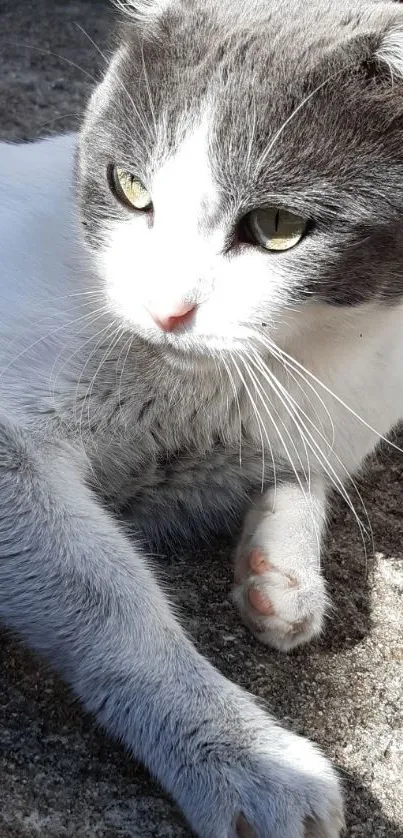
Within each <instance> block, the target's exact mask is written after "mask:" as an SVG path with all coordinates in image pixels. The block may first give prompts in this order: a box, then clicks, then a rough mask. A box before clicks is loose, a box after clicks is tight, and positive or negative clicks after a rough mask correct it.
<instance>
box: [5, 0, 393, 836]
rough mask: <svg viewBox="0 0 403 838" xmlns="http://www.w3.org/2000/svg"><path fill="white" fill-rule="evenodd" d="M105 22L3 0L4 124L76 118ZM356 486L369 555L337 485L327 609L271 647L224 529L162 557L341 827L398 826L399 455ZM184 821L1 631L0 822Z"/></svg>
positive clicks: (145, 824)
mask: <svg viewBox="0 0 403 838" xmlns="http://www.w3.org/2000/svg"><path fill="white" fill-rule="evenodd" d="M110 25H111V10H110V8H109V7H108V6H107V5H106V4H104V3H103V2H100V1H99V2H97V0H92V2H91V0H74V2H63V0H36V2H35V3H34V2H29V0H0V67H1V73H0V137H1V138H2V139H12V140H26V139H28V138H34V137H38V136H41V135H45V134H48V133H50V132H55V131H63V130H67V129H70V128H72V127H74V126H75V125H77V123H78V122H79V119H80V114H81V112H82V108H83V105H84V102H85V100H86V97H87V96H88V91H89V89H90V86H91V77H94V78H97V77H98V76H99V73H100V70H101V69H102V66H103V63H104V59H103V57H102V56H101V54H100V52H99V50H98V48H97V47H100V48H101V50H104V49H105V46H106V44H107V42H108V37H109V32H110ZM80 27H81V28H80ZM83 30H85V32H84V31H83ZM85 33H87V34H85ZM91 39H93V41H94V42H95V44H96V45H97V46H95V45H94V43H92V41H91ZM397 439H399V437H398V438H397ZM400 445H401V446H402V447H403V441H402V437H400ZM360 488H361V491H362V494H363V498H364V501H365V504H366V507H367V510H368V513H369V515H370V519H371V522H372V527H373V532H374V540H375V551H376V552H375V556H374V558H367V559H366V558H365V555H364V552H363V547H362V543H361V540H360V535H359V533H358V531H357V527H356V526H355V524H354V522H353V520H352V518H351V515H350V514H349V513H348V512H346V509H345V508H344V507H343V505H342V504H341V503H340V502H339V501H338V500H337V499H335V501H334V504H333V513H332V516H331V521H330V532H329V538H328V546H327V549H326V554H325V567H326V573H327V576H328V579H329V587H330V589H331V591H332V594H333V600H334V604H335V609H334V613H333V615H332V618H331V620H329V623H328V627H327V631H326V634H325V636H324V637H323V638H322V639H321V640H320V642H317V643H314V644H313V645H311V646H310V647H309V648H308V647H307V648H306V649H303V650H302V651H299V652H296V653H293V654H290V655H288V656H284V655H281V654H279V653H277V652H274V651H268V650H267V649H265V648H262V647H261V646H259V645H258V643H257V642H256V641H255V640H254V639H253V638H252V637H251V636H250V634H248V632H247V631H246V629H244V628H243V627H242V626H241V625H240V623H239V622H238V618H237V615H236V613H235V612H234V610H233V608H232V606H231V604H230V602H229V598H228V594H229V590H230V584H231V569H230V559H229V546H228V545H225V544H220V545H218V546H216V547H214V549H211V550H210V551H209V552H208V553H206V554H205V555H204V554H198V555H183V556H170V557H167V558H166V559H164V560H161V564H162V565H163V567H164V576H167V577H169V579H170V582H169V587H170V588H171V589H172V595H173V596H174V598H175V599H176V600H177V601H179V602H180V604H181V608H182V614H183V620H184V623H185V624H186V626H187V628H188V631H189V632H190V633H191V634H192V635H193V637H194V639H195V642H196V644H197V646H198V647H199V648H200V649H201V650H202V651H203V652H204V653H205V654H206V655H207V656H208V657H209V658H210V660H212V661H214V663H215V664H216V665H217V666H218V667H219V668H220V669H221V670H222V671H223V672H225V673H226V674H227V675H228V676H230V677H231V678H233V680H235V681H237V682H238V683H239V684H242V685H243V686H244V687H246V688H247V689H249V690H251V691H252V692H253V693H255V694H256V695H258V696H260V697H261V698H262V699H264V700H265V701H266V703H267V706H268V707H269V708H270V709H271V710H272V711H273V712H274V713H275V714H276V715H277V716H278V717H279V718H280V719H282V720H283V721H284V723H285V724H287V725H289V726H290V727H292V728H293V729H294V730H296V731H300V732H303V733H305V734H306V735H308V736H310V737H312V739H314V740H315V741H317V742H319V743H320V744H321V745H322V746H323V748H324V749H325V751H326V752H327V754H329V756H330V757H331V758H332V759H333V760H334V762H335V763H336V764H337V765H338V766H339V769H340V772H341V774H342V776H343V781H344V787H345V794H346V804H347V813H348V835H349V836H351V837H352V838H353V836H354V838H359V836H362V837H363V838H364V836H365V838H370V836H371V838H381V836H384V838H403V785H402V783H403V780H402V778H403V742H402V694H403V689H402V687H403V667H402V661H403V643H402V634H403V632H402V623H403V614H402V593H403V553H402V535H403V514H402V501H403V455H400V454H399V453H397V452H393V451H391V450H389V451H388V450H385V451H383V452H382V453H380V454H378V455H377V456H376V457H375V458H374V459H373V461H372V462H371V464H370V467H369V469H368V472H367V473H366V476H365V479H362V480H361V484H360ZM189 834H190V833H189V830H188V829H187V827H186V825H185V824H184V822H183V820H182V818H181V816H180V814H179V813H178V811H177V810H176V808H175V807H174V805H173V804H172V803H171V801H170V800H169V799H167V798H166V797H165V796H164V794H163V793H162V792H161V790H160V788H159V787H158V786H156V785H155V784H154V783H153V782H152V780H151V779H150V778H149V776H148V775H147V774H146V773H145V772H144V770H143V769H142V768H141V767H139V766H138V765H136V764H135V763H134V762H133V761H132V760H131V759H129V757H128V756H127V755H126V754H125V753H124V752H123V750H122V749H121V748H120V747H119V746H117V745H115V744H114V743H112V742H111V741H110V740H109V739H108V738H107V737H106V736H104V734H103V733H102V732H101V731H99V730H97V729H96V727H95V725H94V723H93V720H92V719H91V718H89V717H88V716H86V715H85V714H84V713H83V712H82V710H81V709H80V707H79V706H78V705H77V704H76V703H75V701H74V700H73V699H72V697H71V695H70V693H69V691H68V689H67V688H66V687H65V686H64V684H63V683H61V682H60V681H59V680H58V678H57V677H56V676H55V675H53V673H51V672H50V671H49V670H48V669H47V668H46V666H44V665H43V664H42V663H41V662H39V661H38V660H37V659H36V658H35V657H33V656H32V655H31V654H30V653H29V652H28V651H25V650H24V649H23V648H21V646H20V645H19V644H18V643H17V642H16V641H15V640H14V639H13V638H12V637H10V636H9V635H8V634H7V633H3V634H2V635H1V638H0V838H12V836H14V838H28V836H41V837H42V836H43V838H68V837H69V838H78V837H79V838H90V836H91V838H118V837H119V838H123V836H131V838H133V837H134V836H141V838H151V837H152V836H153V838H169V836H172V838H185V836H189Z"/></svg>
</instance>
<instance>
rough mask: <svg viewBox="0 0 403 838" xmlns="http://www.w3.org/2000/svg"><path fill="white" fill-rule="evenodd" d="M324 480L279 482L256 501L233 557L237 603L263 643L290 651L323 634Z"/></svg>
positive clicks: (247, 516) (324, 598)
mask: <svg viewBox="0 0 403 838" xmlns="http://www.w3.org/2000/svg"><path fill="white" fill-rule="evenodd" d="M325 512H326V501H325V490H324V485H323V482H322V479H321V478H319V477H312V480H311V485H310V487H309V489H308V486H307V485H306V484H302V483H301V484H300V485H299V484H298V483H296V482H295V483H291V482H288V483H282V484H281V483H280V484H279V485H277V486H276V488H275V489H274V488H273V489H270V490H269V491H267V492H266V493H265V494H264V495H261V496H259V497H258V498H255V500H254V503H253V505H252V506H251V508H250V510H249V512H248V513H247V515H246V519H245V523H244V528H243V532H242V536H241V539H240V542H239V544H238V547H237V551H236V558H235V588H234V591H233V599H234V601H235V603H236V605H237V606H238V608H239V610H240V612H241V615H242V618H243V620H244V622H245V623H246V624H247V625H248V626H249V627H250V628H251V629H252V631H253V633H254V634H255V635H256V637H257V638H258V639H259V640H261V641H262V642H263V643H267V644H269V645H270V646H274V647H275V648H276V649H281V650H284V651H287V650H288V649H292V648H293V647H294V646H298V645H299V644H301V643H306V642H307V641H308V640H310V639H311V638H312V637H314V636H315V635H317V634H319V632H320V631H321V629H322V626H323V619H324V615H325V611H326V606H327V597H326V591H325V583H324V579H323V577H322V574H321V570H320V546H321V537H322V532H323V528H324V524H325Z"/></svg>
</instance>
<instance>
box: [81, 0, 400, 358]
mask: <svg viewBox="0 0 403 838" xmlns="http://www.w3.org/2000/svg"><path fill="white" fill-rule="evenodd" d="M121 5H122V6H123V5H124V6H125V8H126V10H127V12H128V13H129V17H128V19H126V22H125V24H124V25H123V27H122V30H121V35H120V42H119V46H118V48H117V50H116V52H115V54H114V56H113V58H112V60H111V63H110V66H109V68H108V70H107V72H106V76H105V79H104V81H103V82H102V84H100V86H99V87H98V88H97V89H96V91H95V93H94V95H93V97H92V100H91V102H90V105H89V108H88V111H87V116H86V120H85V123H84V126H83V129H82V132H81V137H80V143H79V156H78V191H79V202H80V212H81V217H82V221H83V224H84V229H85V235H86V239H87V241H88V243H89V245H90V247H91V249H92V251H93V254H94V257H95V259H96V263H97V269H98V270H99V271H100V273H101V276H102V278H103V280H104V282H105V287H106V289H107V294H108V298H109V302H110V305H111V306H112V308H113V310H114V312H115V313H116V315H117V316H118V317H122V318H123V319H124V320H125V321H126V322H127V323H128V324H130V325H131V326H132V327H133V329H134V330H135V331H136V332H138V333H139V334H141V335H143V336H145V337H146V338H148V339H150V340H152V341H156V342H162V343H163V344H165V345H167V346H173V347H176V348H181V349H182V348H183V349H184V350H188V351H190V350H192V349H193V350H196V351H197V352H206V354H208V353H209V352H210V350H211V349H218V350H222V349H229V350H231V349H233V348H234V347H236V348H238V349H239V348H242V347H244V346H247V345H248V342H249V341H250V340H252V339H253V336H254V334H256V332H260V333H261V334H264V335H266V336H268V337H269V338H270V337H274V338H275V339H276V340H280V341H281V339H282V334H285V332H286V330H287V329H289V328H290V325H289V324H290V322H291V323H292V324H293V326H292V328H298V329H301V328H303V324H304V312H305V311H307V310H308V309H310V310H311V311H312V307H315V305H317V304H318V302H320V303H322V304H326V305H330V306H333V307H340V306H357V305H361V304H367V303H368V302H374V301H376V303H377V304H378V305H390V304H391V303H393V301H394V300H395V299H397V298H400V296H401V295H402V293H403V236H401V234H400V231H401V226H402V220H403V9H401V8H400V7H399V5H398V4H397V3H393V2H386V3H383V2H359V1H358V0H344V1H343V0H340V2H338V3H331V2H328V0H311V2H309V3H307V2H305V0H299V2H295V0H282V1H281V0H248V2H247V3H245V2H244V0H133V1H132V0H126V2H125V3H123V2H122V3H121Z"/></svg>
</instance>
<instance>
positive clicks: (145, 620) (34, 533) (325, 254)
mask: <svg viewBox="0 0 403 838" xmlns="http://www.w3.org/2000/svg"><path fill="white" fill-rule="evenodd" d="M120 5H122V7H123V6H125V11H126V12H127V13H128V18H127V17H126V22H125V24H124V25H123V27H122V29H121V33H120V39H119V44H118V46H117V48H116V51H115V53H114V55H113V58H112V60H111V62H110V64H109V67H108V70H107V72H106V75H105V78H104V80H103V82H102V83H101V84H100V85H99V86H98V88H97V89H96V90H95V92H94V94H93V96H92V99H91V101H90V103H89V106H88V109H87V114H86V118H85V120H84V124H83V127H82V130H81V132H80V135H79V136H78V138H77V137H75V136H67V137H60V138H56V139H51V140H46V141H43V142H39V143H34V144H28V145H25V146H13V145H2V147H1V151H0V169H1V174H0V181H1V192H0V195H1V197H0V216H1V229H2V234H1V241H2V255H1V276H2V305H1V324H2V325H1V337H0V364H1V376H0V384H1V422H0V481H1V488H0V617H1V618H2V620H3V621H4V622H5V623H6V624H7V625H8V626H10V627H11V628H13V629H15V630H16V631H18V632H19V633H20V634H21V635H22V636H23V637H24V638H25V639H26V641H27V642H28V643H30V644H31V646H32V647H33V648H34V649H36V650H38V651H39V652H40V653H42V654H44V655H45V656H47V658H48V659H49V660H50V661H51V663H53V664H54V666H55V667H57V668H58V670H59V671H60V672H61V673H62V674H63V675H64V677H65V678H66V679H67V681H68V682H69V683H70V685H71V686H72V688H73V690H74V691H75V693H76V694H77V695H78V696H79V697H80V698H81V700H82V701H83V703H84V704H85V706H86V707H87V708H88V709H89V710H90V711H92V712H93V713H94V714H95V715H96V717H97V718H98V720H99V721H100V722H101V723H102V724H103V725H104V726H105V727H106V728H107V730H109V731H110V733H111V734H113V735H115V736H117V737H118V738H119V739H121V740H122V741H123V742H124V743H125V744H126V746H127V747H128V748H129V749H130V750H131V751H132V752H133V753H134V754H135V755H136V756H137V757H138V758H139V759H141V760H143V762H144V763H146V765H147V766H148V767H149V769H150V770H151V772H152V773H153V774H154V775H155V777H157V778H158V779H159V781H160V782H161V783H162V784H163V786H164V787H165V788H166V789H167V790H168V791H169V792H170V793H171V794H172V795H173V796H174V798H175V799H176V801H177V802H178V804H179V805H180V806H181V807H182V809H183V811H184V813H185V814H186V816H187V818H188V820H189V822H190V824H191V826H192V828H193V829H194V831H195V832H196V834H197V835H199V836H202V838H230V836H236V835H237V836H247V835H252V834H253V835H255V836H258V838H303V836H304V838H307V836H309V838H314V837H315V838H318V837H319V836H322V838H336V836H338V835H339V834H340V831H341V829H342V824H343V814H342V802H341V794H340V789H339V783H338V779H337V778H336V776H335V774H334V773H333V770H332V769H331V767H330V766H329V764H328V762H327V761H326V759H325V758H324V757H323V756H322V755H321V754H320V752H319V751H318V750H317V749H316V747H315V746H313V745H311V744H310V743H309V742H307V741H305V740H304V739H302V738H300V737H298V736H296V735H294V734H292V733H290V732H288V731H286V730H284V729H282V728H280V727H279V726H278V725H277V724H276V722H275V721H274V720H273V719H272V718H270V717H269V716H268V715H267V714H266V713H265V712H264V711H263V710H262V709H261V708H260V707H259V706H258V705H257V704H256V702H255V701H254V699H253V698H252V697H250V696H248V695H247V694H246V693H244V692H243V691H242V690H241V689H239V688H238V687H236V686H235V685H233V684H231V683H230V682H229V681H228V680H226V679H225V678H224V677H223V676H221V675H220V674H219V673H218V672H217V671H216V670H215V669H214V668H213V667H212V666H211V665H210V664H209V663H208V662H207V661H206V660H204V659H203V658H202V657H201V656H200V654H198V652H197V651H196V650H195V648H194V647H193V646H192V644H191V642H190V640H189V639H188V638H187V636H186V635H185V634H184V632H183V631H182V629H181V627H180V626H179V624H178V622H177V620H176V618H175V616H174V615H173V614H172V612H171V610H170V606H169V604H168V602H167V600H166V598H165V596H164V593H163V592H162V591H161V589H160V587H159V586H158V584H157V582H156V580H155V578H154V576H153V572H152V567H151V565H150V563H149V561H148V560H146V559H145V558H144V557H143V556H142V553H141V549H140V547H137V546H136V543H135V541H133V540H131V539H129V537H128V535H127V531H126V529H125V528H124V527H123V525H122V524H121V523H119V520H118V518H117V516H116V513H117V512H121V511H123V510H126V513H127V511H128V510H129V511H130V516H131V518H132V519H133V521H134V525H135V527H137V529H138V530H139V532H140V533H141V537H142V540H144V539H145V540H146V541H148V542H149V543H154V544H155V543H160V542H161V540H164V539H172V538H185V537H188V536H189V535H190V534H192V533H193V532H194V531H196V530H197V529H199V530H201V531H202V532H203V534H204V535H205V534H206V532H208V531H212V530H215V529H217V528H219V526H220V523H221V522H222V521H223V520H224V519H227V518H228V515H236V513H237V512H238V511H239V509H241V508H244V509H247V511H246V515H245V522H244V529H243V533H242V536H241V539H240V543H239V545H238V549H237V554H236V568H235V579H236V582H235V589H234V600H235V602H236V603H237V605H238V607H239V610H240V612H241V615H242V618H243V619H244V620H245V621H246V622H247V623H248V624H249V625H250V626H251V628H252V630H253V632H254V633H255V634H256V636H257V637H259V638H260V639H261V640H262V641H263V642H265V643H268V644H270V645H272V646H275V647H276V648H278V649H284V650H287V649H290V648H292V647H293V646H295V645H297V644H298V643H302V642H304V641H307V640H309V639H310V638H311V637H312V636H314V635H315V634H317V633H318V632H319V631H320V630H321V627H322V623H323V617H324V613H325V609H326V593H325V587H324V582H323V579H322V576H321V571H320V543H321V537H322V532H323V528H324V524H325V518H326V502H327V495H328V491H329V488H330V487H331V486H332V485H333V486H336V487H337V488H338V489H339V491H340V492H341V493H342V494H343V495H344V497H345V498H346V500H347V501H348V502H350V503H353V501H352V500H350V495H349V494H348V492H347V490H346V488H345V483H346V478H347V477H348V476H349V475H351V474H353V473H354V472H355V471H356V470H357V468H358V467H359V465H360V463H361V462H362V460H363V458H364V457H365V455H366V454H367V453H368V452H369V451H371V449H372V448H373V447H374V445H375V444H376V442H377V440H378V439H379V438H380V436H382V435H384V434H385V433H387V432H388V430H389V429H390V427H391V426H392V425H394V424H395V423H396V421H397V420H398V419H399V417H400V416H401V415H402V414H403V386H402V385H403V382H402V378H403V363H402V357H403V306H402V294H403V237H402V236H401V225H402V214H403V145H402V131H403V116H402V114H403V10H402V9H401V8H400V7H399V5H398V4H397V3H394V2H369V0H368V1H367V0H361V2H358V0H338V2H337V3H334V2H330V0H311V2H309V3H305V2H303V0H300V2H295V1H294V0H293V2H291V0H249V2H248V3H244V2H240V0H148V2H146V0H143V2H141V0H138V2H136V0H133V2H131V0H130V1H128V2H127V3H123V2H122V4H120ZM107 504H108V505H109V511H108V510H107Z"/></svg>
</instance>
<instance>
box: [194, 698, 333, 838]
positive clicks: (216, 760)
mask: <svg viewBox="0 0 403 838" xmlns="http://www.w3.org/2000/svg"><path fill="white" fill-rule="evenodd" d="M252 712H253V716H254V719H253V721H252V720H251V719H249V722H248V723H247V724H246V725H245V727H243V728H242V727H238V725H237V719H236V711H235V712H234V714H233V717H232V718H233V722H234V728H235V731H234V733H235V735H236V741H232V742H231V734H230V735H229V736H228V733H227V735H226V736H225V737H224V738H221V737H220V740H218V741H219V746H218V748H217V749H216V750H215V749H214V747H213V742H212V741H211V740H210V741H209V743H208V748H206V750H205V749H204V748H203V749H202V752H201V756H202V758H203V761H202V764H201V765H200V766H199V767H198V766H197V758H196V760H195V761H194V762H193V771H194V772H195V777H194V778H192V779H191V778H190V777H189V780H190V782H191V785H192V786H193V793H192V794H191V795H190V798H189V797H188V795H184V796H183V797H182V800H180V803H181V804H182V806H183V808H184V810H185V812H186V814H187V816H188V818H189V820H190V823H191V824H192V826H193V829H194V830H195V832H196V834H197V835H198V836H200V838H339V836H340V834H341V831H342V829H343V827H344V817H343V804H342V797H341V793H340V786H339V781H338V778H337V776H336V774H335V772H334V771H333V769H332V767H331V765H330V763H329V762H328V760H327V759H325V757H324V756H323V755H322V754H321V753H320V751H319V750H318V749H317V748H316V747H315V745H313V744H312V743H310V742H309V741H307V740H306V739H303V738H301V737H300V736H296V735H295V734H293V733H290V732H289V731H287V730H284V729H282V728H280V727H279V726H278V725H277V724H276V723H275V722H273V720H272V719H270V718H269V717H267V716H265V715H264V714H263V713H261V712H260V711H259V710H257V708H253V711H252ZM228 724H229V720H228ZM234 739H235V736H234ZM183 779H184V778H183V775H182V782H183ZM196 789H197V791H196Z"/></svg>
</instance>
